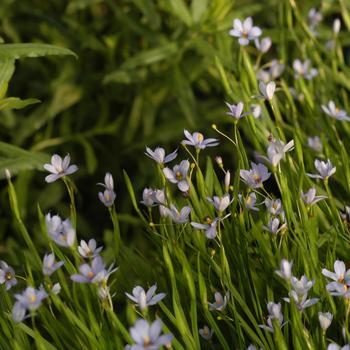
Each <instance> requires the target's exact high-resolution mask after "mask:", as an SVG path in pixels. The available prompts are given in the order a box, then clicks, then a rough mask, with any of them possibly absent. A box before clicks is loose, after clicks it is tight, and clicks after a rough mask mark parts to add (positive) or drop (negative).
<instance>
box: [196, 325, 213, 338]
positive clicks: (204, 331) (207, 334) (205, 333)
mask: <svg viewBox="0 0 350 350" xmlns="http://www.w3.org/2000/svg"><path fill="white" fill-rule="evenodd" d="M213 333H214V330H213V329H210V328H209V327H208V326H204V327H203V328H200V329H199V334H200V335H201V337H202V338H203V339H205V340H210V339H211V338H212V336H213Z"/></svg>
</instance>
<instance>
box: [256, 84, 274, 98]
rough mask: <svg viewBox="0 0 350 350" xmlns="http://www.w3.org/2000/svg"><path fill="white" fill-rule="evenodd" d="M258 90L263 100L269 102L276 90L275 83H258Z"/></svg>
mask: <svg viewBox="0 0 350 350" xmlns="http://www.w3.org/2000/svg"><path fill="white" fill-rule="evenodd" d="M259 90H260V92H261V93H262V97H263V98H265V99H266V100H268V101H271V100H272V98H273V95H274V93H275V90H276V83H275V82H274V81H270V82H269V83H267V84H265V83H264V82H263V81H260V82H259Z"/></svg>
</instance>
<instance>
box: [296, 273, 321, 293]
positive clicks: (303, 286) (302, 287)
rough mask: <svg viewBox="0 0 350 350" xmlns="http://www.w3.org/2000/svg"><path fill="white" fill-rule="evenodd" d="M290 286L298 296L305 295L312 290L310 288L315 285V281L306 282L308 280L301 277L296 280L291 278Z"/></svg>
mask: <svg viewBox="0 0 350 350" xmlns="http://www.w3.org/2000/svg"><path fill="white" fill-rule="evenodd" d="M290 282H291V286H292V288H293V290H294V291H295V292H296V293H297V294H298V295H299V296H301V295H304V294H307V292H308V291H309V290H310V289H311V288H312V286H313V285H314V284H315V280H310V281H309V280H308V278H307V277H306V276H305V275H303V276H301V278H300V279H299V280H298V279H297V278H296V277H294V276H293V277H292V278H291V280H290Z"/></svg>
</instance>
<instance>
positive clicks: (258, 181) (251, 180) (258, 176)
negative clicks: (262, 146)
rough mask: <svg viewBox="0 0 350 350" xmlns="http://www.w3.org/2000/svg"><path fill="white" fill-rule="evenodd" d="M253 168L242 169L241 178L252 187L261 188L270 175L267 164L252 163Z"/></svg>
mask: <svg viewBox="0 0 350 350" xmlns="http://www.w3.org/2000/svg"><path fill="white" fill-rule="evenodd" d="M251 166H252V169H251V170H244V169H242V170H240V172H239V174H240V177H241V179H242V180H243V181H244V182H245V183H246V184H247V185H248V186H249V187H251V188H259V187H261V186H262V185H263V182H264V181H266V180H267V179H268V178H269V177H270V175H271V174H270V173H269V172H268V170H267V168H266V166H265V165H264V164H255V163H253V162H252V163H251Z"/></svg>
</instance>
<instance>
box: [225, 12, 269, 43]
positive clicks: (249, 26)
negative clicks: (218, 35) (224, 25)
mask: <svg viewBox="0 0 350 350" xmlns="http://www.w3.org/2000/svg"><path fill="white" fill-rule="evenodd" d="M229 34H230V35H231V36H234V37H236V38H238V42H239V44H240V45H241V46H246V45H248V44H249V41H251V40H254V39H256V38H258V37H259V36H260V35H261V34H262V31H261V29H260V28H259V27H253V19H252V18H251V17H247V18H246V19H245V20H244V21H243V22H242V21H241V20H239V19H237V18H236V19H234V20H233V29H231V30H230V31H229Z"/></svg>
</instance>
